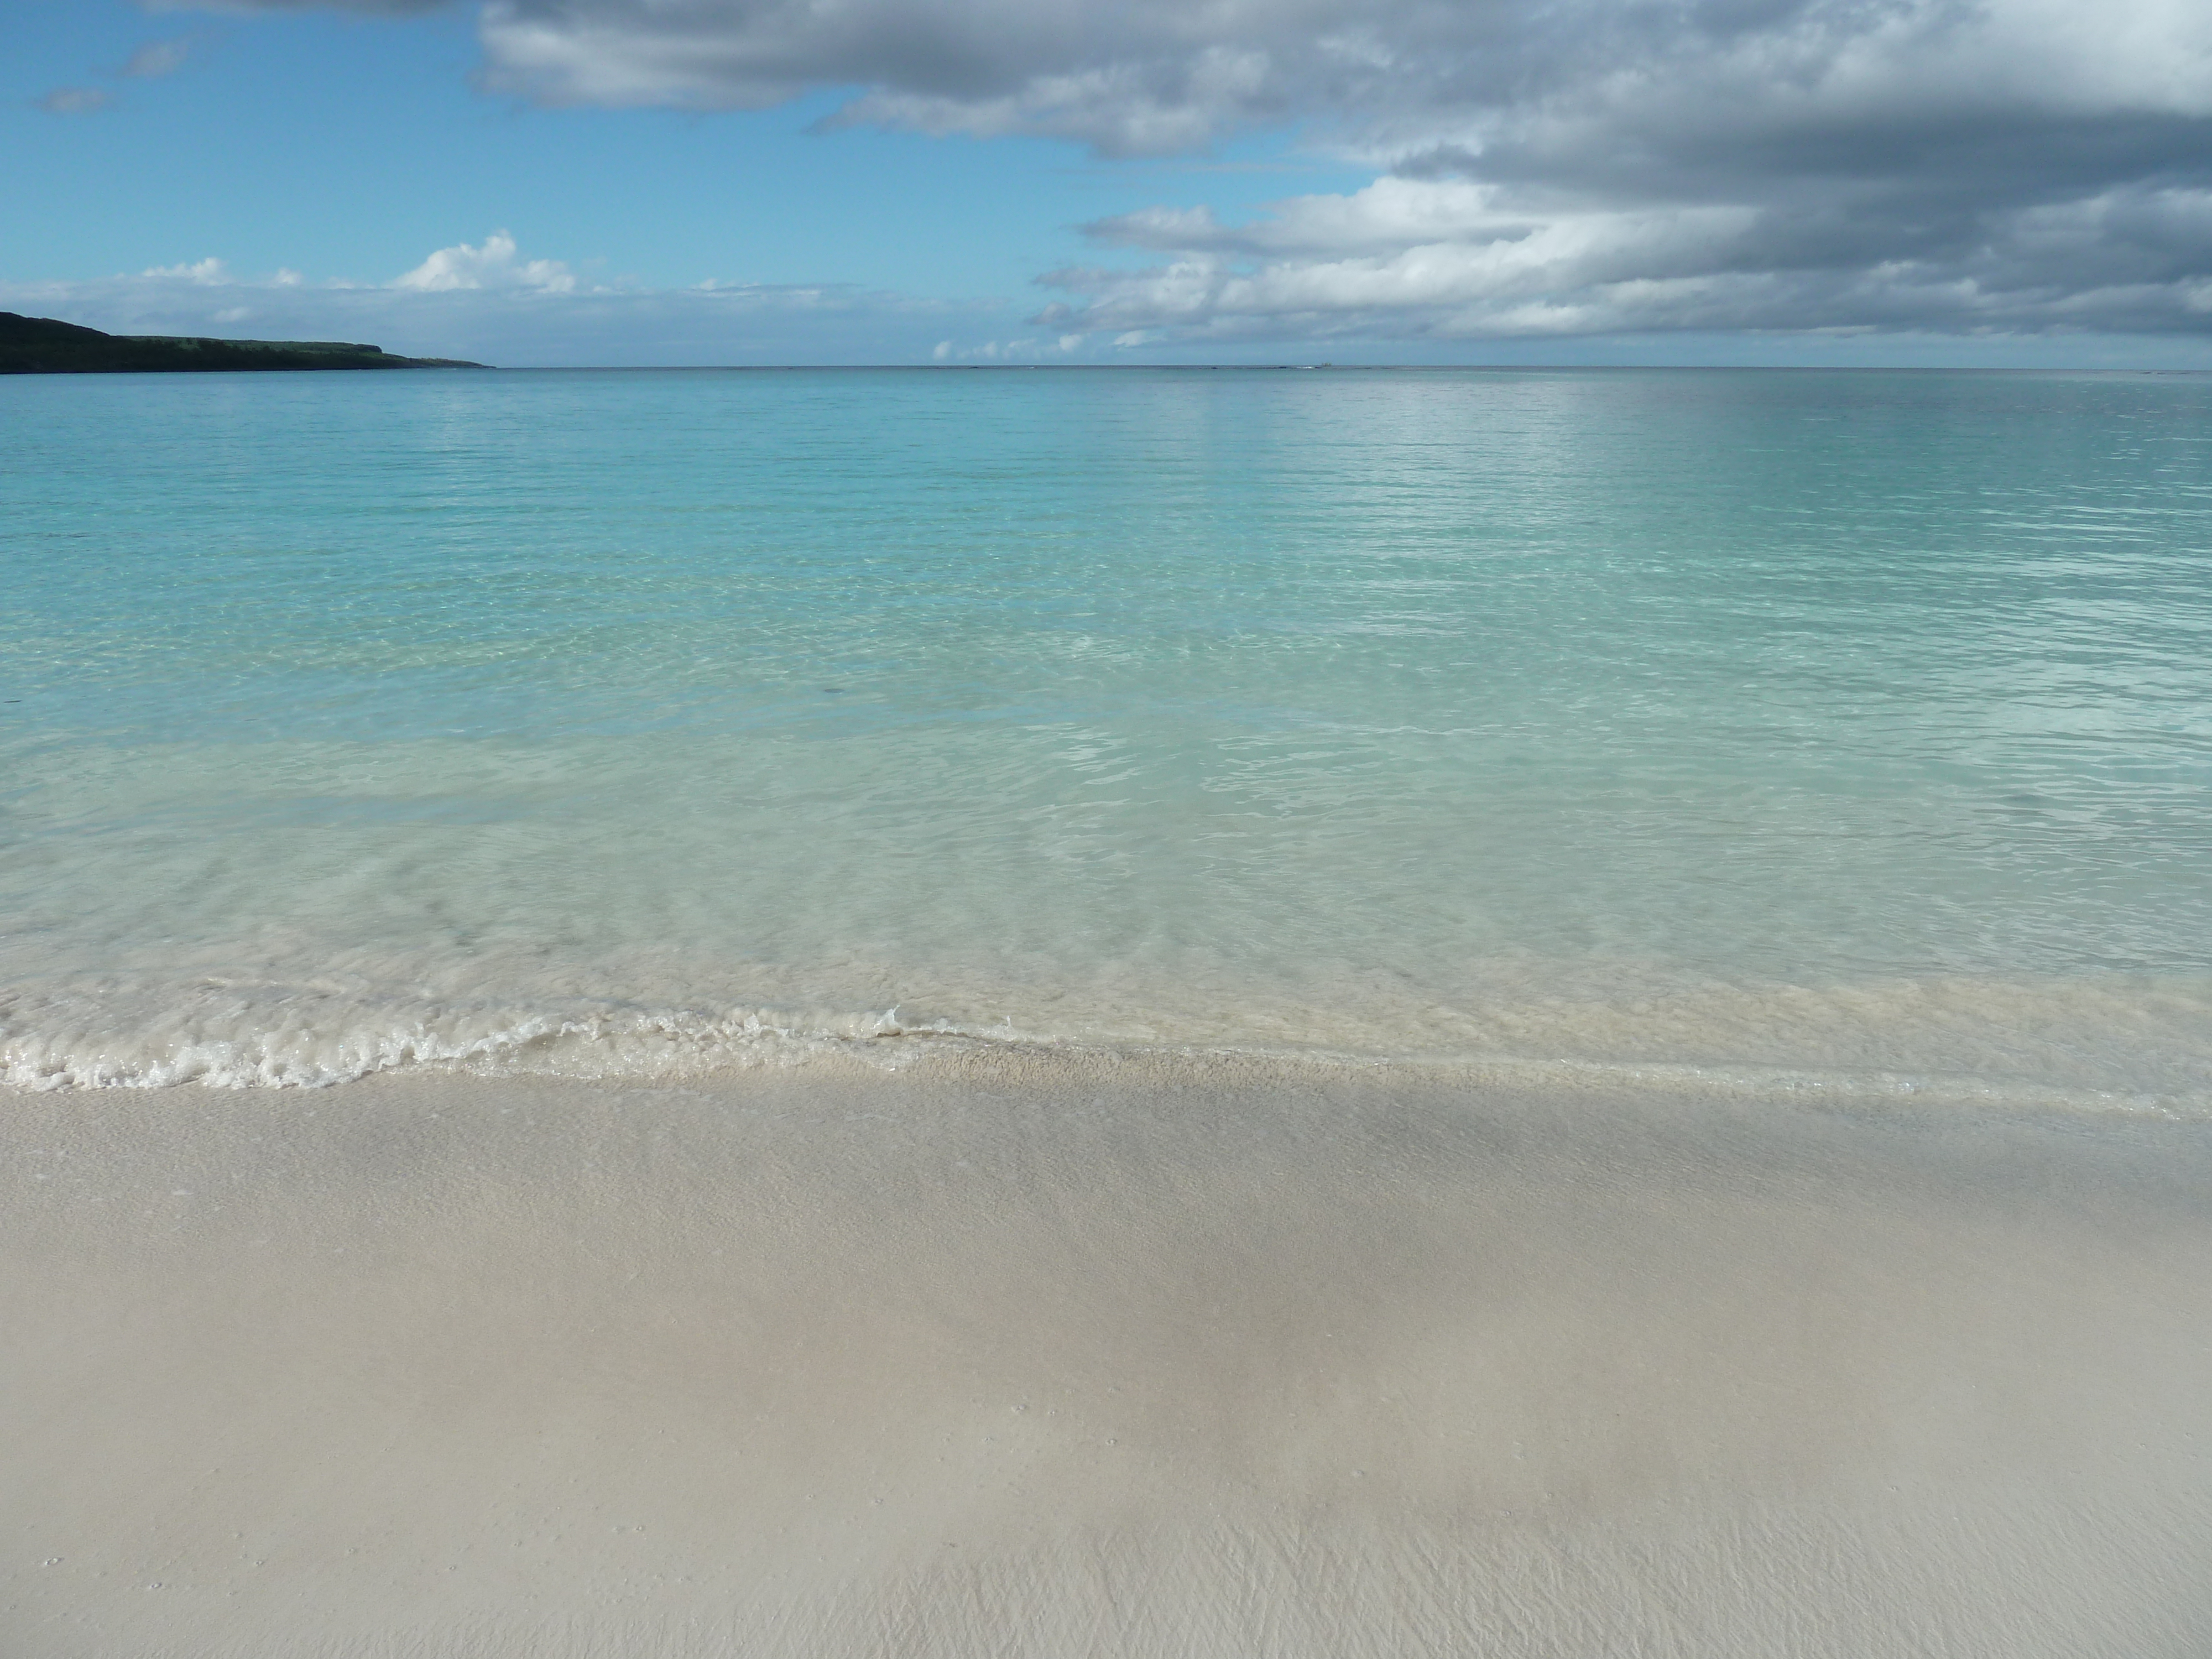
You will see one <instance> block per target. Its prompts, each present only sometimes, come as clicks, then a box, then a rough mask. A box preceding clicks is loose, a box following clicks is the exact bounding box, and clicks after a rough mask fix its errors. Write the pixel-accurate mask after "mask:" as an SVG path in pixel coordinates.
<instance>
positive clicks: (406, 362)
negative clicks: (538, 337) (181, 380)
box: [0, 311, 484, 374]
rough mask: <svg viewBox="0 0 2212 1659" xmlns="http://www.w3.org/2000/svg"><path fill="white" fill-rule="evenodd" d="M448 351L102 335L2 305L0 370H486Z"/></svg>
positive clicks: (321, 342)
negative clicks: (415, 353)
mask: <svg viewBox="0 0 2212 1659" xmlns="http://www.w3.org/2000/svg"><path fill="white" fill-rule="evenodd" d="M483 367H484V365H483V364H482V363H466V362H459V361H458V360H457V359H454V358H450V357H394V356H391V355H390V354H389V353H387V352H386V351H384V350H382V349H380V348H378V347H376V346H373V345H348V344H344V343H340V342H337V341H333V340H204V339H193V338H190V337H184V336H179V335H168V334H102V333H101V332H100V331H99V330H98V329H96V328H79V327H78V326H77V325H76V324H74V323H58V322H56V321H54V320H53V319H52V318H47V317H19V316H17V315H16V314H15V313H14V312H12V311H0V374H146V373H149V372H151V373H165V372H173V371H191V370H206V369H229V368H483Z"/></svg>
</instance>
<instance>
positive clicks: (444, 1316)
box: [0, 1053, 2212, 1659]
mask: <svg viewBox="0 0 2212 1659" xmlns="http://www.w3.org/2000/svg"><path fill="white" fill-rule="evenodd" d="M0 1109H4V1110H0V1150H4V1154H5V1159H4V1174H3V1175H0V1205H4V1208H0V1318H3V1319H4V1342H0V1437H4V1446H0V1453H4V1479H0V1609H4V1610H0V1652H4V1653H5V1655H7V1656H9V1659H79V1656H87V1659H88V1656H100V1659H135V1656H141V1655H149V1656H150V1655H155V1654H160V1655H173V1656H198V1655H240V1656H257V1659H258V1656H271V1659H274V1656H280V1655H281V1656H285V1659H319V1656H337V1655H345V1656H363V1659H367V1656H392V1659H399V1656H410V1659H442V1656H448V1655H452V1656H464V1655H466V1656H477V1655H484V1656H507V1655H517V1656H520V1655H532V1656H548V1659H565V1656H581V1655H594V1656H596V1655H605V1656H610V1659H613V1656H621V1659H662V1656H666V1659H677V1656H684V1659H690V1656H708V1655H744V1656H756V1655H757V1656H775V1655H783V1654H809V1655H812V1654H820V1655H833V1656H839V1659H843V1656H874V1655H902V1656H903V1655H915V1656H921V1655H947V1656H951V1655H959V1656H978V1655H991V1656H999V1655H1005V1656H1014V1655H1020V1656H1035V1659H1055V1656H1062V1655H1067V1656H1073V1655H1092V1654H1097V1655H1178V1656H1182V1655H1188V1656H1216V1655H1220V1656H1247V1655H1249V1656H1255V1659H1256V1656H1268V1659H1291V1656H1309V1655H1310V1656H1316V1659H1320V1656H1328V1659H1352V1656H1361V1655H1370V1654H1373V1655H1383V1654H1389V1655H1394V1656H1402V1655H1430V1654H1437V1655H1442V1654H1452V1655H1460V1654H1467V1655H1477V1654H1479V1655H1483V1656H1498V1659H1509V1656H1522V1655H1547V1656H1600V1655H1603V1656H1628V1655H1634V1656H1662V1655H1666V1656H1674V1655H1680V1656H1685V1659H1688V1656H1697V1659H1723V1656H1735V1655H1743V1656H1759V1659H1777V1656H1797V1655H1836V1656H1845V1655H1848V1656H1853V1659H1881V1656H1888V1655H1904V1654H1915V1655H1918V1654H1926V1655H1942V1656H1947V1659H1954V1656H1966V1655H1990V1656H2004V1659H2029V1656H2041V1655H2050V1656H2062V1655H2063V1656H2066V1659H2084V1656H2091V1655H2106V1654H2109V1655H2113V1656H2126V1659H2151V1656H2166V1655H2171V1656H2201V1655H2204V1654H2207V1653H2212V1565H2208V1564H2212V1462H2208V1452H2212V1131H2209V1130H2208V1128H2207V1127H2206V1126H2204V1125H2202V1124H2192V1123H2178V1122H2170V1121H2158V1120H2153V1119H2131V1118H2123V1117H2117V1116H2115V1117H2107V1118H2096V1117H2092V1116H2086V1115H2084V1116H2069V1115H2064V1114H2044V1115H2036V1116H2032V1117H2030V1116H2023V1115H2019V1114H2016V1113H2015V1114H2013V1115H1999V1114H1995V1113H1992V1112H1990V1111H1988V1110H1985V1109H1978V1108H1976V1107H1973V1106H1972V1105H1970V1104H1962V1103H1949V1104H1944V1103H1911V1104H1902V1105H1901V1104H1899V1103H1894V1102H1892V1103H1850V1102H1839V1101H1829V1102H1811V1103H1808V1102H1803V1101H1798V1102H1791V1101H1787V1100H1778V1101H1770V1102H1764V1103H1759V1102H1741V1101H1739V1102H1735V1103H1717V1102H1709V1101H1708V1102H1701V1101H1699V1100H1696V1099H1692V1098H1687V1097H1666V1096H1659V1095H1651V1096H1647V1097H1641V1098H1638V1099H1625V1098H1619V1097H1615V1098H1611V1099H1607V1098H1603V1097H1595V1096H1592V1097H1547V1098H1534V1097H1512V1096H1510V1095H1507V1094H1502V1093H1499V1092H1497V1091H1486V1090H1483V1089H1481V1088H1479V1087H1476V1086H1474V1085H1473V1084H1472V1083H1470V1082H1469V1081H1468V1080H1466V1079H1452V1078H1450V1077H1446V1076H1438V1075H1434V1074H1428V1073H1418V1072H1407V1071H1403V1070H1395V1069H1389V1068H1351V1067H1327V1066H1304V1067H1298V1066H1284V1067H1277V1068H1270V1067H1267V1066H1240V1065H1232V1064H1230V1063H1228V1062H1224V1061H1218V1060H1214V1061H1178V1060H1165V1059H1162V1060H1118V1061H1116V1060H1102V1059H1084V1058H1081V1057H1067V1056H1050V1055H1033V1054H1032V1055H1025V1054H1020V1053H1005V1054H995V1055H989V1054H964V1055H963V1054H939V1055H937V1056H935V1057H933V1058H931V1059H928V1060H925V1061H923V1062H922V1063H920V1064H918V1065H916V1066H912V1067H910V1068H908V1069H907V1070H905V1071H903V1072H900V1073H893V1074H888V1075H886V1074H880V1073H866V1074H863V1073H861V1072H860V1071H859V1070H858V1068H855V1069H854V1070H853V1071H851V1072H849V1073H848V1072H845V1071H841V1070H836V1069H834V1068H825V1067H821V1066H817V1067H814V1068H811V1069H809V1070H806V1071H804V1072H796V1073H778V1074H757V1075H752V1076H747V1077H741V1078H737V1079H732V1080H730V1081H729V1082H727V1083H726V1084H722V1085H716V1086H714V1087H712V1088H701V1087H687V1088H676V1087H653V1088H645V1087H635V1088H629V1087H613V1086H609V1085H585V1084H567V1083H555V1082H545V1081H533V1080H504V1081H489V1080H468V1079H451V1078H446V1079H439V1078H414V1079H404V1078H401V1079H382V1080H375V1081H371V1082H368V1083H364V1084H359V1085H351V1086H348V1087H344V1088H340V1089H335V1090H330V1091H318V1092H301V1091H201V1090H193V1089H177V1090H169V1091H152V1092H141V1091H104V1092H76V1093H56V1094H49V1095H19V1096H10V1097H6V1098H5V1099H4V1100H0Z"/></svg>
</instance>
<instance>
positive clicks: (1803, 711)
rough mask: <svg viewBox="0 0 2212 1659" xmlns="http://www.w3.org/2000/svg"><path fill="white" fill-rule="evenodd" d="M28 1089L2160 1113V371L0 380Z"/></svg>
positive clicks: (2173, 739)
mask: <svg viewBox="0 0 2212 1659" xmlns="http://www.w3.org/2000/svg"><path fill="white" fill-rule="evenodd" d="M0 576H4V580H5V583H6V592H8V594H9V603H8V605H6V606H5V608H4V611H0V698H4V699H5V700H6V701H5V702H4V703H0V934H4V937H0V987H4V989H0V1018H4V1022H5V1029H4V1036H0V1054H4V1061H5V1066H6V1071H5V1073H4V1074H5V1075H6V1076H7V1077H9V1078H10V1079H13V1080H15V1081H17V1082H22V1083H32V1084H40V1083H54V1082H64V1081H76V1082H93V1081H104V1082H162V1081H170V1080H179V1079H199V1080H203V1081H214V1082H239V1081H264V1082H266V1081H301V1082H307V1081H326V1080H332V1079H342V1078H344V1077H349V1076H355V1075H359V1074H360V1073H363V1072H365V1071H369V1070H374V1069H380V1068H382V1067H386V1066H392V1065H400V1064H408V1063H421V1062H424V1061H441V1060H466V1061H467V1062H468V1063H471V1064H474V1065H479V1066H495V1067H506V1068H518V1067H519V1068H525V1069H544V1070H556V1071H563V1072H570V1073H593V1074H625V1073H668V1072H671V1071H674V1072H682V1071H685V1070H690V1069H696V1068H701V1067H708V1066H718V1065H723V1064H728V1063H732V1062H743V1061H746V1060H757V1059H761V1058H775V1059H779V1060H782V1059H791V1058H794V1057H803V1056H804V1054H806V1053H808V1052H811V1051H812V1050H813V1049H814V1048H817V1047H820V1046H824V1045H827V1046H834V1047H838V1048H846V1049H851V1048H860V1050H862V1051H864V1052H867V1053H872V1054H883V1055H890V1054H896V1053H898V1052H904V1051H910V1050H911V1048H912V1047H913V1046H914V1043H915V1041H917V1040H926V1035H925V1034H927V1033H928V1032H931V1031H948V1032H962V1033H967V1034H969V1035H970V1036H1012V1037H1020V1038H1027V1039H1036V1040H1048V1041H1064V1042H1086V1043H1105V1044H1170V1045H1195V1046H1199V1047H1204V1048H1260V1049H1267V1050H1276V1051H1280V1050H1325V1051H1330V1052H1336V1053H1348V1054H1366V1055H1380V1056H1392V1057H1404V1058H1418V1059H1424V1060H1469V1059H1473V1060H1480V1061H1482V1062H1484V1063H1486V1064H1492V1065H1497V1066H1510V1067H1516V1068H1519V1070H1520V1071H1522V1072H1523V1073H1527V1074H1529V1075H1532V1076H1533V1075H1536V1074H1539V1073H1542V1072H1544V1071H1545V1070H1546V1069H1547V1068H1549V1069H1551V1070H1553V1071H1555V1072H1558V1073H1560V1074H1562V1075H1575V1076H1579V1075H1583V1074H1586V1073H1588V1072H1589V1070H1590V1069H1591V1068H1602V1069H1605V1070H1606V1071H1607V1073H1608V1074H1610V1075H1616V1076H1621V1077H1633V1076H1637V1075H1649V1076H1658V1077H1665V1078H1679V1077H1680V1076H1681V1075H1682V1069H1681V1068H1692V1070H1693V1071H1694V1073H1695V1074H1696V1075H1699V1076H1701V1077H1705V1078H1707V1079H1747V1080H1749V1082H1750V1083H1751V1084H1752V1085H1755V1086H1760V1087H1771V1086H1775V1085H1777V1084H1778V1082H1780V1081H1785V1080H1790V1079H1796V1080H1797V1081H1799V1082H1802V1083H1805V1084H1807V1085H1816V1084H1818V1083H1820V1082H1821V1081H1823V1080H1828V1079H1838V1078H1841V1079H1848V1080H1850V1081H1851V1082H1852V1083H1853V1085H1854V1086H1864V1085H1867V1084H1868V1083H1869V1081H1872V1082H1875V1083H1879V1084H1881V1085H1882V1086H1893V1087H1899V1088H1911V1087H1934V1086H1938V1085H1941V1086H1946V1087H1961V1086H1963V1087H1966V1088H1969V1089H1972V1090H1973V1091H1978V1092H1984V1093H1994V1094H2002V1093H2005V1092H2007V1091H2012V1092H2016V1093H2018V1092H2025V1093H2031V1094H2032V1093H2045V1094H2048V1093H2050V1092H2051V1091H2057V1092H2060V1093H2064V1094H2069V1095H2072V1096H2076V1097H2083V1098H2088V1097H2099V1098H2109V1097H2113V1096H2124V1097H2159V1098H2160V1099H2163V1100H2165V1101H2166V1102H2168V1103H2174V1104H2179V1105H2184V1106H2187V1107H2190V1108H2191V1109H2195V1108H2197V1107H2201V1106H2203V1105H2204V1104H2205V1103H2212V812H2208V807H2212V380H2203V379H2196V378H2191V377H2140V376H2136V377H2130V376H2111V377H2106V376H2094V375H2057V374H2048V375H2045V374H2008V375H1976V374H1807V373H1757V372H1746V373H1734V372H1723V373H1707V372H1668V371H1633V372H1620V373H1612V372H1589V371H1578V372H1563V373H1529V372H1500V373H1488V372H1480V371H1449V372H1402V371H1399V372H1393V371H1376V372H1344V371H1331V372H1315V373H1266V372H1226V371H1225V372H1207V371H1173V370H1162V371H1127V372H1119V371H1115V372H1082V371H1071V372H1029V373H1017V372H1006V373H993V372H985V373H959V372H926V371H925V372H902V371H885V372H881V373H875V372H854V371H823V372H738V373H650V372H648V373H635V374H631V373H578V374H556V373H529V374H386V375H354V374H327V375H269V376H261V377H254V376H223V375H209V376H189V375H180V376H167V377H163V376H143V377H140V376H118V377H82V378H76V377H14V378H10V379H9V380H4V381H0Z"/></svg>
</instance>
